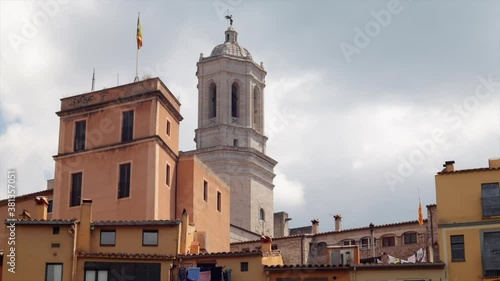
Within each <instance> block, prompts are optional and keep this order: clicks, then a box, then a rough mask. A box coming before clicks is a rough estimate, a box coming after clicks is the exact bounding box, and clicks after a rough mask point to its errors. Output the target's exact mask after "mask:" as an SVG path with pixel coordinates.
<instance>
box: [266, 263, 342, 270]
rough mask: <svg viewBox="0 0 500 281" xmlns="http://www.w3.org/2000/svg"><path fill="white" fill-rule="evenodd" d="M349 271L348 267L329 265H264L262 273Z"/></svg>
mask: <svg viewBox="0 0 500 281" xmlns="http://www.w3.org/2000/svg"><path fill="white" fill-rule="evenodd" d="M303 269H305V270H311V269H314V270H332V269H333V270H339V269H341V270H349V269H350V266H349V265H342V264H339V265H329V264H306V265H299V264H297V265H293V264H285V265H266V266H264V271H266V270H267V271H278V270H303Z"/></svg>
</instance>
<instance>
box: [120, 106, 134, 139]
mask: <svg viewBox="0 0 500 281" xmlns="http://www.w3.org/2000/svg"><path fill="white" fill-rule="evenodd" d="M133 135H134V111H126V112H123V119H122V142H125V141H131V140H132V138H133Z"/></svg>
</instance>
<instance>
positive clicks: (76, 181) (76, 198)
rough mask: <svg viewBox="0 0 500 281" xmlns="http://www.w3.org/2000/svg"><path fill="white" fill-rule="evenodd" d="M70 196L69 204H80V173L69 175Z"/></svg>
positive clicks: (71, 205)
mask: <svg viewBox="0 0 500 281" xmlns="http://www.w3.org/2000/svg"><path fill="white" fill-rule="evenodd" d="M70 196H71V198H70V200H69V206H70V207H74V206H80V201H81V200H82V173H76V174H72V175H71V194H70Z"/></svg>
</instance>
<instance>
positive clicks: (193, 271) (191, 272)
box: [187, 267, 200, 281]
mask: <svg viewBox="0 0 500 281" xmlns="http://www.w3.org/2000/svg"><path fill="white" fill-rule="evenodd" d="M187 278H188V279H190V280H193V281H198V280H200V268H199V267H191V268H188V275H187Z"/></svg>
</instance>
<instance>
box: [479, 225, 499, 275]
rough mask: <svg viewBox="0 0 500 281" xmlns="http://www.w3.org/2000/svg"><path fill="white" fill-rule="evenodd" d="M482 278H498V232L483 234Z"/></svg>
mask: <svg viewBox="0 0 500 281" xmlns="http://www.w3.org/2000/svg"><path fill="white" fill-rule="evenodd" d="M483 270H484V277H498V276H500V232H484V233H483Z"/></svg>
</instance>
